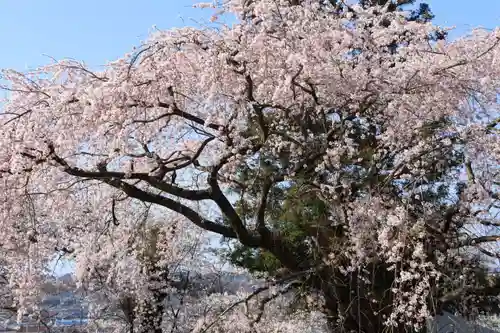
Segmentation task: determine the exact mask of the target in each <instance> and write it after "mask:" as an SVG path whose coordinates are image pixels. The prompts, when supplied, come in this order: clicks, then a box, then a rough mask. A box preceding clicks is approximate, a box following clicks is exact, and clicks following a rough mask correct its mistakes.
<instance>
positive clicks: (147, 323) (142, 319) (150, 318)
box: [136, 292, 165, 333]
mask: <svg viewBox="0 0 500 333" xmlns="http://www.w3.org/2000/svg"><path fill="white" fill-rule="evenodd" d="M163 300H164V297H163V295H162V294H161V293H159V292H155V293H154V296H153V297H152V300H151V301H148V302H146V303H145V304H144V305H143V308H142V309H141V310H142V311H141V313H140V316H139V318H138V319H139V323H138V325H137V326H138V327H137V331H136V332H137V333H162V329H161V325H162V321H163V311H164V310H165V306H164V304H163Z"/></svg>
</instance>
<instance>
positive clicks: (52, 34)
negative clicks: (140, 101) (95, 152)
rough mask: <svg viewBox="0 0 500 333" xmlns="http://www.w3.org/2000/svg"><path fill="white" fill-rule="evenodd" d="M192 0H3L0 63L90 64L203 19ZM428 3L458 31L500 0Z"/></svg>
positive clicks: (488, 18) (499, 15) (489, 19)
mask: <svg viewBox="0 0 500 333" xmlns="http://www.w3.org/2000/svg"><path fill="white" fill-rule="evenodd" d="M205 1H208V0H205ZM195 2H197V1H196V0H141V1H137V0H134V1H131V0H101V1H98V0H85V1H68V0H46V1H39V0H2V1H1V2H0V13H2V18H0V42H1V44H0V45H1V50H2V52H1V54H0V68H15V69H18V70H23V69H25V68H26V66H29V67H35V66H37V65H41V64H44V63H46V62H48V61H49V59H48V58H46V57H44V56H43V54H47V55H50V56H52V57H55V58H63V57H71V58H76V59H78V60H83V61H85V62H87V63H88V64H89V65H91V66H92V67H94V66H99V65H102V64H104V63H106V61H108V60H114V59H116V58H118V57H120V56H121V55H122V54H124V53H125V52H127V51H129V50H131V48H132V47H133V46H134V45H138V44H140V41H141V40H143V39H145V38H146V37H147V35H148V31H150V29H151V27H152V26H153V25H156V26H157V27H158V28H161V29H165V28H171V27H179V26H184V25H187V24H189V25H195V24H196V22H203V21H205V22H206V17H207V15H208V12H207V11H206V10H199V9H193V8H192V4H193V3H195ZM429 3H430V4H431V7H432V9H433V11H434V12H435V14H436V18H437V23H438V24H443V25H456V26H457V27H458V28H459V31H460V32H464V31H467V30H469V29H470V28H471V27H473V26H478V25H482V26H485V27H488V28H492V27H495V26H497V25H500V0H476V1H474V2H471V1H466V0H429ZM472 3H473V4H472ZM204 18H205V19H204ZM203 19H204V20H203Z"/></svg>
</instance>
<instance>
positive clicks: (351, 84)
mask: <svg viewBox="0 0 500 333" xmlns="http://www.w3.org/2000/svg"><path fill="white" fill-rule="evenodd" d="M402 3H409V2H408V1H406V2H405V1H403V2H402ZM200 6H201V7H216V8H217V9H216V10H217V13H216V15H215V16H214V18H213V19H214V21H215V22H217V15H221V14H223V13H231V14H236V15H237V16H238V18H239V21H238V23H237V24H234V25H233V26H224V25H220V26H218V27H217V28H204V29H202V28H181V29H174V30H169V31H160V32H156V33H154V34H153V35H152V36H151V37H150V39H149V40H147V41H146V42H145V43H144V45H142V46H141V47H140V48H138V49H134V50H133V52H131V53H129V54H126V55H125V56H124V57H122V58H121V59H118V60H116V61H114V62H111V63H109V64H108V65H107V66H106V68H105V69H104V70H102V71H99V72H98V71H93V70H91V69H90V68H88V67H86V66H85V65H84V64H83V63H80V62H77V61H74V60H70V59H65V60H61V61H55V60H54V62H53V63H51V64H49V65H46V66H43V67H40V68H38V69H36V70H33V71H30V72H27V73H20V72H17V71H14V70H4V71H3V78H4V79H5V80H7V81H8V82H9V83H8V84H7V85H6V86H5V87H4V88H5V89H7V90H8V91H9V96H8V98H7V100H6V101H5V103H4V106H3V110H2V114H1V116H2V118H3V122H2V132H1V133H0V136H1V140H2V141H1V142H2V143H1V144H0V159H1V161H0V169H1V174H2V177H1V186H2V191H1V192H0V200H1V202H2V214H3V216H2V222H1V223H2V228H0V232H1V233H2V240H3V244H2V247H5V248H9V249H16V251H14V252H13V253H16V258H17V259H18V260H17V262H19V258H21V257H23V258H27V259H29V260H28V261H26V262H23V263H22V264H19V265H18V266H19V267H18V269H16V270H15V271H13V274H12V276H13V279H14V281H16V284H17V285H18V288H17V289H16V293H17V294H16V295H17V296H16V297H17V299H18V301H19V303H20V304H21V305H23V304H28V303H30V302H33V301H34V300H35V299H36V290H38V289H37V284H38V281H39V279H40V278H41V277H42V276H43V274H44V269H45V267H46V266H47V262H48V260H49V259H50V258H52V257H53V255H54V251H55V250H56V251H57V252H62V253H65V254H67V255H69V256H73V257H74V258H75V260H76V261H77V263H78V267H79V271H78V272H79V273H78V276H79V279H80V280H81V281H82V283H83V282H87V283H90V281H93V280H95V275H92V274H94V272H96V271H104V272H106V274H107V276H108V277H109V279H110V280H109V282H112V283H111V284H110V286H112V288H116V289H115V291H116V290H118V289H121V290H123V291H128V290H133V291H134V295H142V296H141V297H143V298H138V299H145V298H147V297H151V293H154V292H155V291H154V290H156V289H154V288H151V286H152V284H151V283H152V282H154V281H152V280H150V279H149V278H150V276H151V275H152V276H157V277H158V279H160V280H162V279H163V278H162V277H161V276H162V272H161V271H162V270H161V269H160V270H159V271H157V270H151V269H149V268H147V267H150V265H151V262H150V261H151V258H152V257H148V256H145V255H144V254H143V251H145V250H147V249H148V246H145V247H144V246H143V247H141V246H139V247H138V248H134V247H129V246H128V245H127V242H128V240H130V239H131V238H133V237H135V236H133V235H136V234H137V232H138V230H142V231H141V232H145V233H146V234H149V235H150V236H151V235H156V236H155V237H158V238H157V240H155V241H154V243H155V242H158V243H155V244H158V245H155V246H154V247H156V246H160V244H168V246H165V249H164V250H162V251H163V252H162V253H164V254H162V256H160V257H161V259H159V258H157V257H156V255H153V257H154V258H155V259H154V260H153V262H161V263H164V262H168V263H171V262H173V261H175V260H177V259H178V256H177V254H178V253H180V252H182V251H181V249H183V248H184V246H185V245H186V244H188V245H189V241H186V242H185V243H183V242H182V241H175V242H174V241H173V238H171V237H169V236H167V235H168V234H169V230H171V229H169V228H172V225H171V223H170V222H169V221H178V223H179V230H182V231H181V233H182V232H186V233H187V234H191V233H192V232H195V231H193V230H203V231H206V232H210V233H211V234H215V235H218V236H221V237H222V238H223V239H224V240H226V241H228V242H229V244H230V245H232V246H237V247H239V249H238V251H239V253H240V254H241V253H242V254H244V255H245V260H241V257H239V255H236V256H234V257H233V258H234V259H236V261H237V263H238V264H241V265H243V266H245V267H246V268H252V265H251V264H249V262H252V260H250V261H249V260H248V259H249V258H250V259H255V257H256V256H260V257H262V256H263V255H265V256H267V258H268V259H269V261H270V262H272V263H273V265H274V266H275V267H276V268H277V269H276V270H269V269H268V268H262V267H260V268H257V269H255V270H257V271H267V273H271V275H274V277H275V281H278V282H280V288H284V286H287V283H289V282H290V279H293V281H295V282H297V281H299V282H300V283H293V284H292V285H290V288H291V289H290V290H292V289H293V290H295V291H296V293H297V298H298V301H300V302H302V303H304V302H305V303H310V304H312V307H313V308H314V309H315V310H317V311H319V312H321V313H322V314H323V315H325V318H326V319H327V321H328V327H329V329H330V330H332V331H342V332H343V331H346V332H347V331H352V330H354V331H362V332H381V331H383V330H384V328H385V327H391V328H392V329H393V331H395V332H403V331H406V330H408V329H414V330H420V329H424V327H425V322H426V320H427V319H428V318H430V317H432V316H434V315H435V314H436V313H439V312H440V311H442V310H453V311H457V312H460V313H463V314H465V315H475V314H478V313H479V312H482V311H487V312H496V311H498V304H497V303H498V298H497V296H498V291H499V290H500V289H499V288H500V283H499V282H498V281H497V279H496V277H495V276H494V275H492V274H489V273H488V270H487V267H486V264H485V259H484V258H485V257H490V258H493V259H497V258H498V256H499V254H498V252H497V251H496V248H497V245H498V244H497V242H498V240H499V239H500V234H499V233H495V231H496V227H497V226H498V225H499V223H500V221H498V217H497V215H496V213H495V212H496V210H497V209H498V204H499V203H498V201H499V196H498V181H499V179H498V165H499V164H498V162H499V157H500V154H499V148H500V145H499V143H500V142H499V138H498V127H497V124H498V122H499V120H498V101H497V93H498V88H499V79H500V53H499V48H498V45H499V41H500V32H499V31H498V29H497V30H495V31H484V30H475V31H473V32H472V33H471V34H470V35H468V36H466V37H463V38H461V39H458V40H456V41H447V40H446V39H445V38H444V37H445V35H446V33H445V31H443V29H441V28H439V27H436V26H434V25H432V24H431V23H430V22H429V20H428V19H425V18H423V19H422V18H420V19H419V17H421V16H419V15H420V14H422V15H424V16H425V13H426V8H425V7H420V11H418V12H410V13H408V12H405V11H401V10H399V7H398V6H396V5H395V4H394V3H393V2H392V1H382V2H380V3H377V4H372V3H371V2H370V3H368V2H367V1H362V2H361V3H360V4H358V5H352V6H351V5H347V4H345V3H344V2H342V1H338V2H337V1H329V2H318V1H312V0H304V1H295V0H291V1H287V0H253V1H244V0H227V1H224V2H222V3H219V4H213V5H212V4H202V5H200ZM417 14H418V15H417ZM26 207H28V208H26ZM151 207H154V208H155V209H156V210H158V212H161V213H158V214H157V215H156V217H155V219H154V220H155V222H154V223H152V224H151V225H150V227H151V228H152V229H148V228H147V229H146V231H144V230H145V229H140V226H141V223H140V222H138V221H141V218H140V217H141V216H142V215H143V214H144V212H145V211H146V210H149V209H151ZM27 211H29V212H31V213H30V214H31V215H30V218H26V216H25V215H26V212H27ZM163 213H165V214H166V215H164V214H163ZM176 223H177V222H176ZM193 228H196V229H193ZM147 230H149V231H147ZM152 230H156V231H154V232H153V231H152ZM151 233H152V234H151ZM109 235H112V236H109ZM150 236H147V237H146V236H145V238H143V241H142V243H141V242H139V243H137V244H143V245H144V244H146V243H148V241H145V240H147V239H150V238H149V237H150ZM132 243H134V242H132ZM140 258H142V259H140ZM157 260H158V261H157ZM253 263H255V260H254V261H253ZM148 265H149V266H148ZM160 266H161V265H160ZM163 267H166V266H163ZM141 270H142V271H141ZM144 271H146V274H142V273H141V272H144ZM278 271H279V272H280V274H278ZM129 272H137V274H136V273H133V274H131V273H129ZM126 276H129V277H133V278H132V279H131V280H130V281H126V280H125V277H126ZM155 281H156V282H157V280H155ZM156 282H155V283H156ZM164 283H166V281H165V279H163V280H162V281H160V282H159V284H160V285H161V288H166V285H163V284H164ZM153 284H154V283H153ZM298 285H300V288H299V287H298ZM144 286H149V287H146V288H144ZM280 290H281V289H280ZM115 291H113V294H114V295H118V294H115ZM136 291H137V293H136ZM139 291H140V292H139ZM159 292H160V291H159ZM155 297H156V296H154V297H153V299H154V298H155ZM160 298H161V297H160V296H158V297H156V299H160ZM309 300H311V301H310V302H309ZM155 302H156V301H155ZM155 302H154V303H150V304H148V305H145V306H146V308H147V311H146V312H148V313H152V312H153V313H154V312H155V311H157V310H158V311H160V310H161V309H159V308H158V307H159V306H160V305H159V304H160V303H158V302H156V303H155ZM214 302H215V303H217V302H221V303H224V302H227V298H224V297H222V299H221V300H215V301H214ZM221 303H220V304H221ZM243 303H244V302H243ZM262 304H264V305H262V307H260V305H259V307H260V309H265V308H266V306H265V302H264V303H262ZM151 307H153V308H151ZM161 311H163V310H161ZM238 313H239V314H241V313H243V312H241V313H240V312H238ZM205 317H206V316H203V318H205ZM274 317H276V316H274ZM151 318H153V319H151V320H153V321H154V322H151V321H150V322H148V324H147V325H150V326H154V329H157V327H158V325H159V323H158V322H157V321H156V320H157V319H154V318H158V316H156V315H155V316H152V317H151ZM236 318H239V319H235V320H234V322H236V323H243V319H241V318H242V317H241V316H240V317H236ZM261 318H262V316H257V320H256V323H254V324H253V326H248V327H246V326H245V327H246V328H245V329H248V330H252V329H254V328H255V327H256V326H255V325H258V323H259V322H260V320H261ZM148 320H149V319H148ZM264 323H265V322H264ZM268 323H272V321H269V322H268ZM226 324H227V323H226ZM207 325H208V326H207ZM245 325H246V324H245ZM207 327H208V328H207ZM211 327H213V326H211V324H210V323H209V322H207V321H206V320H203V324H202V325H201V326H200V328H198V329H199V330H201V331H203V330H207V329H211ZM234 327H240V326H234ZM269 327H270V326H268V327H267V328H269ZM226 328H227V327H226ZM240 328H241V327H240ZM240 331H241V330H240Z"/></svg>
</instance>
